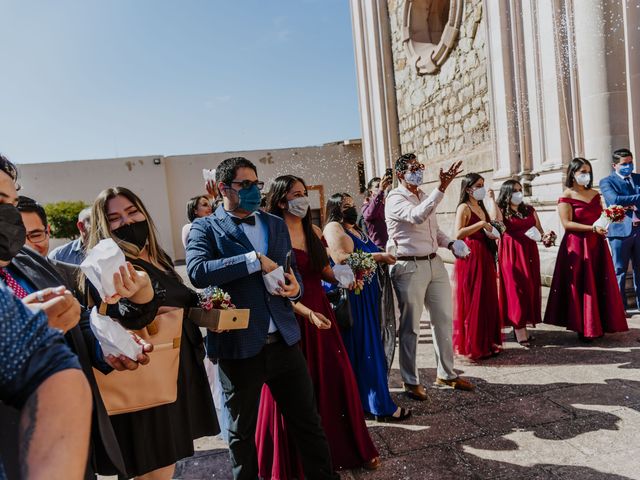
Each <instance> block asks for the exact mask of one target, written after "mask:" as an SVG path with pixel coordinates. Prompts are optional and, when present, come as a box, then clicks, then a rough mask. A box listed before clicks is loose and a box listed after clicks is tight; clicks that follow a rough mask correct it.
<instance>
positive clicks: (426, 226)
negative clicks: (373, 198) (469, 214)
mask: <svg viewBox="0 0 640 480" xmlns="http://www.w3.org/2000/svg"><path fill="white" fill-rule="evenodd" d="M443 197H444V193H442V192H441V191H440V190H438V189H435V190H434V191H433V192H431V194H430V195H427V194H426V193H424V192H423V191H422V190H418V196H416V195H414V194H413V193H411V192H410V191H409V190H408V189H407V188H405V187H404V186H403V185H400V186H399V187H398V188H394V189H393V190H391V192H389V194H388V195H387V200H386V204H385V208H384V213H385V217H386V220H387V230H388V232H389V242H395V244H396V245H397V250H396V255H397V256H398V257H413V256H416V257H423V256H426V255H430V254H432V253H436V252H437V251H438V247H447V246H448V245H449V243H451V241H452V240H451V239H450V238H449V237H448V236H447V235H446V234H445V233H444V232H443V231H442V230H440V229H439V228H438V221H437V220H436V208H437V207H438V204H439V203H440V201H441V200H442V198H443Z"/></svg>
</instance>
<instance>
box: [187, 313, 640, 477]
mask: <svg viewBox="0 0 640 480" xmlns="http://www.w3.org/2000/svg"><path fill="white" fill-rule="evenodd" d="M630 326H631V331H630V332H628V333H623V334H615V335H607V336H605V337H604V338H602V339H599V340H596V341H594V342H593V343H590V344H584V343H581V342H579V341H578V339H577V336H576V335H575V334H574V333H572V332H567V331H564V330H561V329H559V328H556V327H551V326H546V325H542V326H539V327H538V328H537V329H535V330H533V334H534V335H535V337H536V339H535V341H534V347H533V348H531V349H530V350H526V349H524V348H522V347H520V346H519V345H518V344H517V343H515V342H514V341H513V338H512V336H511V335H510V334H509V335H507V340H508V341H507V342H506V344H505V347H506V349H505V351H504V352H503V353H502V354H500V355H499V356H498V357H496V358H492V359H489V360H485V361H482V362H479V363H471V362H468V361H465V360H464V359H457V360H456V367H457V369H458V371H459V372H460V374H461V375H464V376H465V377H467V378H469V379H471V380H472V381H474V382H476V384H477V390H476V391H475V392H459V391H454V390H451V389H444V390H442V389H436V388H430V389H429V394H430V399H429V400H428V401H426V402H415V401H413V400H410V399H409V398H407V397H406V396H405V395H404V394H403V393H402V391H401V386H402V383H401V379H400V375H399V371H398V366H397V360H396V362H394V368H393V370H392V374H391V377H390V382H389V383H390V387H391V389H392V392H393V396H394V398H395V399H396V401H397V402H398V404H399V405H401V406H407V407H410V408H412V409H413V417H412V418H411V419H410V421H409V422H408V423H406V424H402V425H388V424H387V425H385V424H378V423H376V422H373V421H372V422H369V427H370V432H371V435H372V436H373V439H374V441H375V443H376V445H377V446H378V449H379V450H380V453H381V455H382V459H383V463H382V467H381V468H380V469H379V470H377V471H375V472H367V471H364V470H353V471H346V472H341V476H342V478H345V479H358V480H359V479H363V480H364V479H367V480H374V479H448V478H455V479H467V478H468V479H505V480H506V479H589V480H590V479H607V480H614V479H615V480H622V479H640V373H639V369H640V343H639V342H638V341H637V340H638V339H639V338H640V316H637V317H635V318H633V319H630ZM419 356H420V358H419V365H420V366H422V367H423V368H422V369H421V376H422V379H423V381H424V382H425V383H427V384H430V382H431V381H433V379H434V376H435V368H434V367H435V360H434V356H433V348H432V343H431V335H430V330H429V329H428V323H427V321H426V318H425V319H424V325H423V332H422V335H421V338H420V348H419ZM197 448H198V452H197V453H196V455H195V456H194V457H192V458H190V459H186V460H184V461H182V462H180V464H179V466H178V469H177V471H176V475H175V478H179V479H184V480H187V479H212V478H213V479H227V478H231V475H230V467H229V460H228V456H227V452H226V449H225V446H224V443H222V442H221V441H219V440H217V439H202V440H200V441H199V442H198V443H197Z"/></svg>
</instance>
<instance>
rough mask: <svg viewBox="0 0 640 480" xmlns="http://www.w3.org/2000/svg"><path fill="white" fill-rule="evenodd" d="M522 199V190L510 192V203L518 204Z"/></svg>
mask: <svg viewBox="0 0 640 480" xmlns="http://www.w3.org/2000/svg"><path fill="white" fill-rule="evenodd" d="M523 200H524V194H523V193H522V192H513V193H512V194H511V203H513V204H514V205H520V204H521V203H522V201H523Z"/></svg>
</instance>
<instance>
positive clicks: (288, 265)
mask: <svg viewBox="0 0 640 480" xmlns="http://www.w3.org/2000/svg"><path fill="white" fill-rule="evenodd" d="M289 270H291V250H289V253H287V256H286V258H285V259H284V273H289ZM285 283H286V284H287V285H289V280H285Z"/></svg>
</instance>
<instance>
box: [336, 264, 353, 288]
mask: <svg viewBox="0 0 640 480" xmlns="http://www.w3.org/2000/svg"><path fill="white" fill-rule="evenodd" d="M333 274H334V275H335V277H336V280H338V286H339V287H341V288H348V287H349V285H351V284H352V283H353V282H355V281H356V276H355V275H354V274H353V270H351V267H350V266H349V265H334V266H333Z"/></svg>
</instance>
